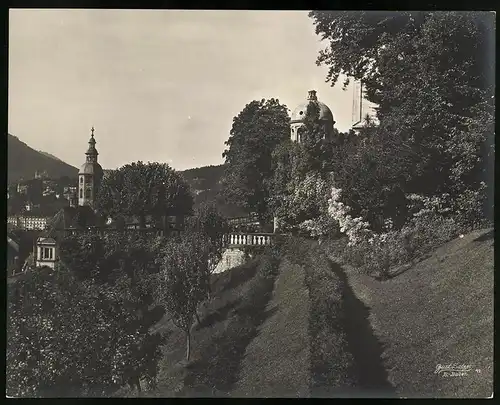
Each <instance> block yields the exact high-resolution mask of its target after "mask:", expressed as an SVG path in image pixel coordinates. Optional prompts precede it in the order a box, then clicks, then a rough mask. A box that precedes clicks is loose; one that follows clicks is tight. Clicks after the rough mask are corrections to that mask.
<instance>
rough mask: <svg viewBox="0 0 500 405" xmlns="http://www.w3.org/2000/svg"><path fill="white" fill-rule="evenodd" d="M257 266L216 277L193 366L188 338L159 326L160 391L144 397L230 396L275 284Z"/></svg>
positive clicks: (167, 324) (198, 329) (197, 330)
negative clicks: (187, 355)
mask: <svg viewBox="0 0 500 405" xmlns="http://www.w3.org/2000/svg"><path fill="white" fill-rule="evenodd" d="M259 265H260V260H259V259H254V260H252V261H250V262H248V263H246V264H244V265H242V266H239V267H236V268H234V269H232V270H229V271H227V272H224V273H220V274H215V275H214V276H213V281H212V292H213V296H214V298H213V300H212V301H211V302H210V303H209V304H208V305H206V307H205V308H203V309H202V311H201V312H202V314H201V317H200V318H201V321H202V323H201V325H196V326H195V327H194V328H193V338H192V346H191V347H192V351H191V359H190V361H189V363H187V362H186V361H185V348H186V342H185V336H184V334H183V333H182V332H181V331H180V330H179V329H177V328H176V327H175V326H174V325H173V324H172V322H171V321H169V320H167V319H164V320H162V321H161V322H160V323H159V324H158V325H157V327H156V330H158V331H161V332H163V333H165V334H167V336H168V339H167V343H166V344H165V346H164V348H163V349H164V350H163V351H164V357H163V359H162V361H161V363H160V366H159V367H160V370H159V378H158V380H159V381H158V389H157V390H156V391H155V392H152V393H148V394H146V396H154V397H172V396H186V397H193V396H203V397H211V396H220V397H224V396H227V395H228V392H230V391H231V390H232V388H233V386H234V384H235V382H236V381H237V379H238V374H239V370H240V368H241V363H242V359H243V356H244V354H245V349H246V347H247V345H248V343H249V342H250V341H251V340H252V339H253V338H254V337H255V334H256V330H257V328H258V326H259V325H260V323H261V322H262V321H263V320H264V319H265V317H266V316H267V314H266V312H265V308H266V305H267V302H268V300H269V299H270V296H271V293H272V288H273V283H274V282H273V280H270V282H262V280H261V279H260V278H259V277H258V275H259ZM121 395H124V396H126V395H130V393H127V392H122V393H121Z"/></svg>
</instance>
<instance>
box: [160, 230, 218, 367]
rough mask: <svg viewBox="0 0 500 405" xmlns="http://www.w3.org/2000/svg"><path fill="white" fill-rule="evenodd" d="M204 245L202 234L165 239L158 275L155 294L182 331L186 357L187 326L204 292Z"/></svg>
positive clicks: (189, 234)
mask: <svg viewBox="0 0 500 405" xmlns="http://www.w3.org/2000/svg"><path fill="white" fill-rule="evenodd" d="M208 274H209V272H208V248H207V243H206V239H205V238H204V237H203V235H200V234H199V233H196V232H189V233H188V234H187V235H183V236H182V237H181V238H180V240H177V241H170V242H169V243H167V245H166V247H165V249H164V252H163V260H162V268H161V273H160V275H159V280H158V281H159V282H158V291H157V294H158V295H157V297H158V299H159V300H160V301H161V302H162V303H163V304H164V306H165V309H166V310H167V312H168V313H169V314H170V315H171V316H172V320H173V322H174V324H175V325H176V326H177V327H179V328H180V329H182V330H183V331H184V332H185V334H186V360H188V361H189V358H190V354H191V326H192V324H193V319H194V317H196V316H197V312H196V310H197V306H198V304H199V303H200V302H201V301H202V300H203V299H205V298H206V296H207V290H208V288H207V283H208V282H209V279H208V277H207V276H208Z"/></svg>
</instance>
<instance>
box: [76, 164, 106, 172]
mask: <svg viewBox="0 0 500 405" xmlns="http://www.w3.org/2000/svg"><path fill="white" fill-rule="evenodd" d="M102 172H103V171H102V167H101V165H100V164H99V163H97V162H96V163H91V162H85V163H84V164H83V165H82V167H80V171H79V172H78V174H102Z"/></svg>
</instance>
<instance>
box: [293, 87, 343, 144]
mask: <svg viewBox="0 0 500 405" xmlns="http://www.w3.org/2000/svg"><path fill="white" fill-rule="evenodd" d="M310 103H315V104H316V105H317V106H318V108H319V119H320V121H321V122H322V123H323V124H324V126H325V133H326V136H329V135H330V134H331V133H332V132H333V126H334V124H335V120H334V119H333V114H332V111H331V110H330V108H328V106H327V105H326V104H325V103H322V102H321V101H318V97H317V96H316V90H310V91H309V94H308V96H307V101H305V102H304V103H302V104H300V105H298V106H297V108H295V110H293V112H292V116H291V118H290V137H291V139H292V141H294V142H299V143H300V142H301V141H302V139H301V136H302V134H301V132H302V131H301V128H302V127H303V126H304V120H305V118H306V113H307V107H308V106H309V104H310Z"/></svg>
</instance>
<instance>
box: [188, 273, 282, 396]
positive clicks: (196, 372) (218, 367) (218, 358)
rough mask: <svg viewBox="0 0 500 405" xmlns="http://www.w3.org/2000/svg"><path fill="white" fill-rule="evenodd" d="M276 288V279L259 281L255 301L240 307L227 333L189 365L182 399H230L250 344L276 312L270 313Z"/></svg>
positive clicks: (243, 301)
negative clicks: (274, 288)
mask: <svg viewBox="0 0 500 405" xmlns="http://www.w3.org/2000/svg"><path fill="white" fill-rule="evenodd" d="M273 286H274V279H266V280H259V281H258V285H256V286H254V287H255V288H254V291H253V294H251V296H252V298H251V299H244V300H242V302H241V303H240V304H239V305H238V306H237V307H236V309H235V313H234V316H232V317H231V319H230V320H229V323H228V325H227V328H226V330H225V331H224V333H223V334H222V335H221V336H219V337H217V338H216V339H214V340H213V341H211V342H210V344H209V345H207V347H204V348H203V349H202V350H201V352H202V353H203V354H202V358H201V359H199V360H197V361H194V362H193V363H191V364H189V365H188V366H187V375H186V377H185V378H184V390H183V392H182V396H186V397H225V396H229V394H230V392H231V391H232V389H233V387H234V384H235V383H236V382H237V381H238V379H239V373H240V369H241V364H242V361H243V358H244V356H245V351H246V348H247V346H248V344H249V343H250V342H251V341H252V340H253V339H254V338H255V337H256V336H257V334H258V329H259V326H260V325H261V324H262V323H263V322H264V321H265V320H266V319H267V318H268V317H270V316H271V315H272V314H273V313H274V312H275V311H276V308H273V309H271V310H268V311H266V305H267V303H268V301H269V299H270V298H271V294H272V290H273Z"/></svg>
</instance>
